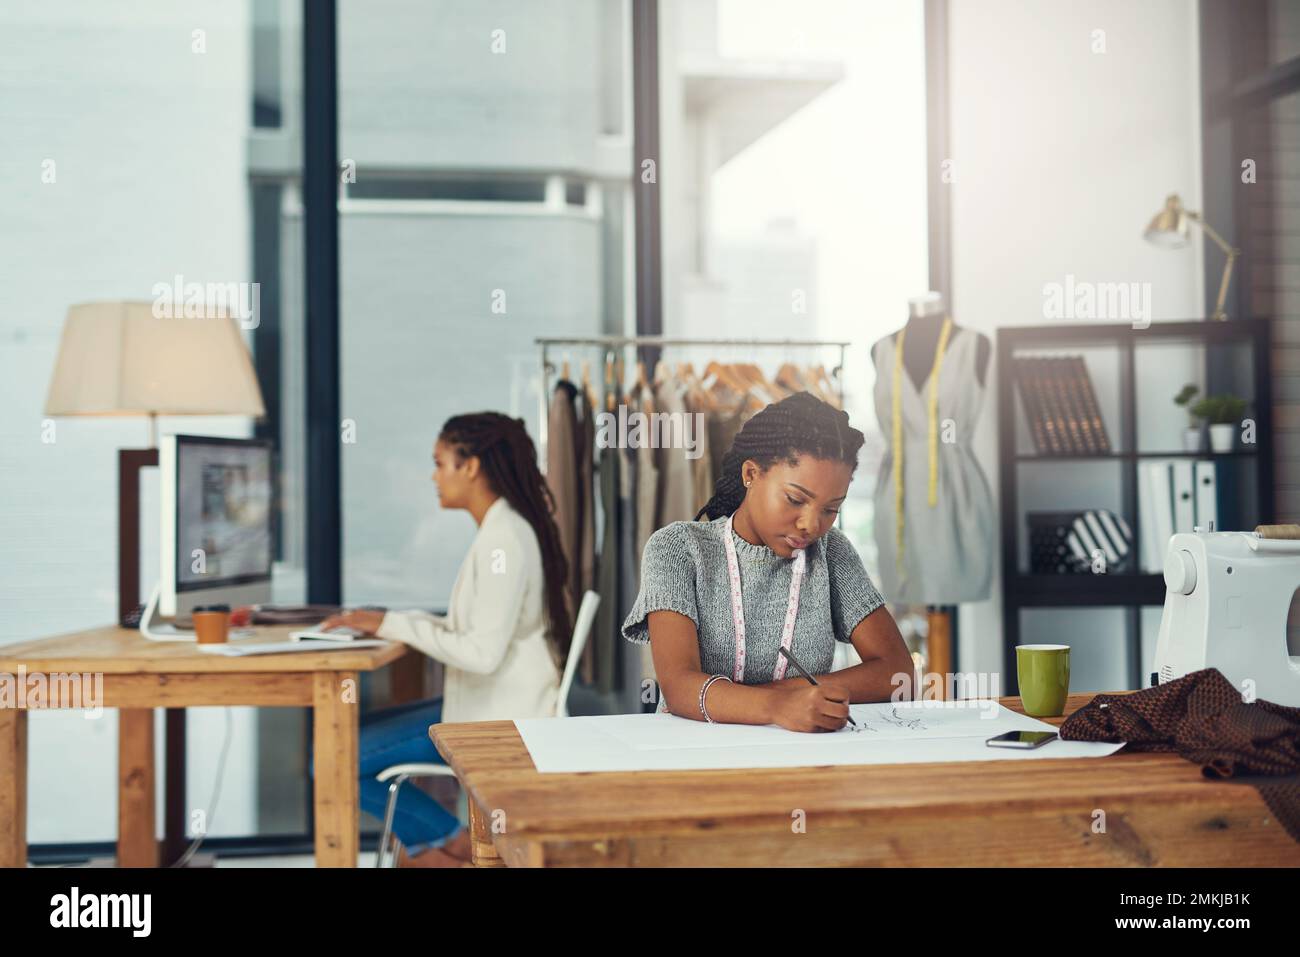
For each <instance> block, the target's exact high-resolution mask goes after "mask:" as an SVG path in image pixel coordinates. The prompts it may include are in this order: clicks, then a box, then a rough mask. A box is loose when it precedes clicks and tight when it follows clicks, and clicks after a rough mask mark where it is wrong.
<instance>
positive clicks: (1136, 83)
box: [949, 0, 1202, 690]
mask: <svg viewBox="0 0 1300 957" xmlns="http://www.w3.org/2000/svg"><path fill="white" fill-rule="evenodd" d="M1096 30H1102V31H1104V42H1105V52H1093V45H1094V42H1095V35H1094V31H1096ZM949 45H950V71H951V72H950V84H951V87H950V97H951V100H950V102H951V158H952V160H953V163H954V165H953V169H954V172H955V182H954V183H953V184H952V185H951V187H950V188H951V189H952V191H953V192H952V202H953V227H952V228H953V232H952V251H953V277H952V279H953V310H954V311H953V316H954V318H955V319H956V321H957V322H958V323H960V324H963V325H965V326H967V327H970V328H975V329H979V330H981V331H983V332H985V333H986V334H988V335H989V336H990V338H992V337H994V335H995V333H994V330H995V329H996V328H997V327H998V326H1008V325H1034V324H1044V323H1046V322H1047V321H1048V320H1046V319H1044V311H1043V285H1044V284H1045V283H1049V282H1060V283H1063V282H1065V279H1066V276H1067V275H1068V274H1073V275H1074V276H1075V278H1076V281H1088V282H1149V283H1151V307H1152V308H1151V312H1152V319H1153V320H1154V321H1160V320H1172V319H1187V318H1192V317H1196V316H1198V315H1200V313H1201V312H1202V309H1201V306H1200V303H1201V302H1202V294H1201V289H1202V277H1201V275H1200V269H1199V263H1200V253H1199V244H1194V245H1193V246H1192V247H1190V248H1187V249H1183V250H1180V251H1172V252H1171V251H1165V250H1160V249H1156V248H1155V247H1153V246H1150V245H1148V244H1146V243H1145V242H1144V241H1143V240H1142V230H1143V228H1144V227H1145V226H1146V224H1147V222H1148V221H1149V220H1150V217H1151V216H1152V215H1154V213H1155V212H1156V211H1157V210H1158V209H1159V207H1160V205H1161V203H1162V202H1163V200H1164V197H1165V195H1166V194H1168V193H1171V192H1177V193H1179V194H1180V195H1181V196H1182V197H1183V199H1184V201H1185V202H1186V203H1187V204H1188V206H1189V207H1190V208H1193V209H1195V208H1199V204H1200V200H1201V184H1200V165H1199V154H1200V130H1199V119H1198V113H1197V98H1198V86H1199V82H1200V78H1199V67H1198V63H1199V54H1198V49H1197V46H1198V39H1197V35H1196V5H1195V4H1193V3H1189V2H1187V0H1143V2H1141V3H1133V2H1131V0H1086V2H1084V0H1072V2H1070V3H1060V2H1055V0H953V2H952V6H951V20H950V36H949ZM1079 321H1080V322H1083V321H1087V320H1079ZM1182 361H1183V362H1184V366H1183V368H1181V369H1179V370H1178V372H1177V374H1173V375H1172V377H1173V378H1174V379H1177V378H1179V377H1180V376H1181V375H1183V374H1184V373H1185V372H1186V371H1187V370H1190V369H1191V368H1192V366H1193V364H1192V362H1191V360H1190V359H1189V358H1188V357H1184V358H1183V360H1182ZM997 375H998V370H997V369H996V368H994V369H992V370H991V372H990V383H989V384H990V389H989V392H988V393H987V395H988V399H987V401H988V402H990V403H992V402H994V401H995V396H996V390H995V388H994V387H995V386H996V381H997V380H996V376H997ZM1097 386H1098V389H1099V391H1102V390H1104V389H1105V388H1106V386H1107V383H1105V382H1100V381H1099V382H1098V383H1097ZM988 413H989V414H987V415H986V416H985V419H984V421H985V422H987V423H989V425H987V426H982V427H981V428H980V429H979V431H978V433H977V436H976V451H977V455H978V456H979V458H980V461H981V463H982V465H983V466H984V468H985V470H986V472H987V474H988V476H989V478H990V481H991V482H992V484H993V487H994V492H995V494H996V491H997V459H996V447H997V446H996V440H997V431H996V430H997V428H998V426H999V423H997V422H996V421H995V416H994V415H993V410H992V409H990V410H988ZM1052 468H1055V466H1053V467H1052ZM1048 474H1052V473H1048ZM990 547H991V548H995V549H996V548H997V547H998V543H997V542H992V543H990ZM1000 594H1001V583H1000V581H995V582H994V598H993V599H992V600H991V601H988V602H984V603H980V604H975V605H968V606H965V607H964V609H963V612H962V617H961V622H960V635H961V648H960V651H959V654H960V661H961V665H962V669H963V670H966V671H971V670H974V671H1000V670H1001V668H1002V644H1001V642H1002V608H1001V601H1000V598H999V597H998V596H1000ZM1048 629H1051V630H1050V631H1048ZM1122 629H1123V618H1122V614H1121V613H1120V612H1119V611H1116V610H1110V609H1097V610H1089V611H1088V612H1087V613H1086V614H1084V613H1069V612H1067V613H1056V612H1053V613H1050V614H1049V615H1044V614H1042V613H1037V612H1035V613H1034V614H1028V615H1026V616H1025V617H1024V619H1023V622H1022V637H1021V640H1022V641H1024V642H1028V641H1033V640H1035V639H1037V640H1059V641H1064V642H1065V643H1068V644H1071V645H1072V646H1074V647H1075V648H1076V649H1077V653H1076V654H1075V655H1074V656H1073V657H1074V670H1073V675H1072V682H1071V684H1072V688H1073V689H1074V690H1095V689H1102V688H1105V687H1124V686H1125V681H1126V674H1125V667H1124V666H1125V659H1124V657H1123V643H1122V636H1123V630H1122ZM1049 636H1051V637H1050V638H1049ZM1147 654H1148V660H1149V655H1150V651H1149V650H1148V653H1147ZM1148 670H1149V669H1148Z"/></svg>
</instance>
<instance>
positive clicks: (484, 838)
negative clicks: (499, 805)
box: [469, 798, 506, 867]
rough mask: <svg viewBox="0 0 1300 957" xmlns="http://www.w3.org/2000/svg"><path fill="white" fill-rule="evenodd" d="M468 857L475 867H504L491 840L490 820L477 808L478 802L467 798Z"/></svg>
mask: <svg viewBox="0 0 1300 957" xmlns="http://www.w3.org/2000/svg"><path fill="white" fill-rule="evenodd" d="M469 846H470V859H471V860H472V861H473V862H474V866H475V867H505V866H506V862H505V861H503V860H501V855H500V854H498V853H497V846H496V844H495V843H493V841H492V820H491V818H489V817H488V816H487V815H486V814H484V813H483V811H482V810H481V809H480V808H479V806H478V802H477V801H475V800H474V799H473V798H470V799H469Z"/></svg>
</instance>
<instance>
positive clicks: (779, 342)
mask: <svg viewBox="0 0 1300 957" xmlns="http://www.w3.org/2000/svg"><path fill="white" fill-rule="evenodd" d="M533 341H534V343H535V344H536V345H537V347H538V349H539V350H540V352H541V369H542V384H541V389H540V390H539V392H540V394H539V399H538V402H539V408H540V411H541V415H540V417H539V423H540V424H539V426H538V430H539V437H540V440H541V441H540V443H539V447H538V450H537V451H538V459H539V464H540V467H541V468H542V470H543V471H545V469H546V438H547V437H546V432H547V422H546V410H547V405H548V403H549V402H550V397H551V375H552V374H553V373H554V372H555V371H556V369H555V366H554V365H553V364H552V363H551V360H550V350H551V349H552V348H554V347H556V346H570V347H581V348H599V349H602V350H603V351H604V352H605V354H606V355H610V354H612V353H614V352H616V351H618V350H622V349H626V348H628V347H634V348H637V349H643V348H644V349H658V348H665V347H691V346H700V347H710V346H713V347H723V348H739V347H745V348H757V349H765V348H766V349H839V351H840V359H839V363H838V364H837V365H836V366H835V367H834V368H833V369H831V370H830V375H831V378H832V379H834V380H835V391H836V393H837V395H838V396H839V400H840V406H841V407H843V405H844V350H845V349H847V348H848V347H849V345H851V343H848V342H842V341H839V340H829V339H691V338H675V337H670V336H586V337H582V336H579V337H563V336H561V337H550V336H546V337H542V338H538V339H535V340H533Z"/></svg>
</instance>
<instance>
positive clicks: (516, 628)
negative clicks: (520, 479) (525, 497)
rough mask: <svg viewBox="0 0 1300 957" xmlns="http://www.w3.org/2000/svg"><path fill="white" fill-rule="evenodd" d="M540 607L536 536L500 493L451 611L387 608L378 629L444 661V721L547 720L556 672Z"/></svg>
mask: <svg viewBox="0 0 1300 957" xmlns="http://www.w3.org/2000/svg"><path fill="white" fill-rule="evenodd" d="M545 604H546V603H545V589H544V587H543V577H542V556H541V550H540V549H539V547H538V544H537V536H536V535H535V534H534V533H533V528H532V526H531V525H529V524H528V520H527V519H525V518H524V517H523V516H522V515H520V514H519V513H518V512H516V511H515V510H514V509H513V508H511V506H510V504H509V503H508V502H507V501H506V500H505V498H498V499H497V500H496V501H495V502H493V503H492V505H491V506H490V507H489V508H488V510H487V512H486V513H485V514H484V516H483V522H482V524H481V525H479V529H478V534H477V535H476V536H475V537H474V542H473V544H472V545H470V549H469V554H467V555H466V556H465V560H464V561H463V562H462V563H461V566H460V571H459V572H458V573H457V575H456V583H455V585H453V586H452V589H451V602H450V605H449V608H448V613H447V614H446V615H431V614H429V613H428V612H424V611H418V610H415V611H390V612H388V613H387V614H385V615H384V619H383V621H382V622H381V623H380V625H379V630H378V632H377V634H378V635H379V637H380V638H390V639H393V640H395V641H400V642H402V643H403V644H406V645H410V646H411V647H412V648H415V649H417V650H419V651H422V652H424V653H425V654H426V655H428V656H429V657H431V658H435V659H437V660H438V661H441V662H443V663H444V664H445V665H446V666H447V671H446V680H445V681H444V685H443V695H442V720H443V721H493V720H498V719H509V718H538V717H552V716H553V715H554V714H555V708H556V703H557V702H558V700H559V692H560V671H559V667H558V666H557V664H556V662H555V659H554V657H553V656H552V654H551V649H550V645H549V643H548V642H547V640H546V614H545Z"/></svg>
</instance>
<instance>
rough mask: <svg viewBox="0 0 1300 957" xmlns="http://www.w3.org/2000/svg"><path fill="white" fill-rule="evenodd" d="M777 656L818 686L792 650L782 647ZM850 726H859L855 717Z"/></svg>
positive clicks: (851, 717) (850, 718)
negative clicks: (779, 655) (781, 656)
mask: <svg viewBox="0 0 1300 957" xmlns="http://www.w3.org/2000/svg"><path fill="white" fill-rule="evenodd" d="M777 654H781V655H785V660H786V661H788V662H790V664H792V665H794V668H795V671H797V672H799V674H801V675H803V676H804V677H805V678H807V679H808V683H809V684H813V685H815V684H817V679H816V678H814V677H813V676H812V675H810V674H809V673H808V671H807V669H806V668H804V666H803V665H801V664H799V662H798V661H796V660H795V657H794V655H793V654H791V653H790V650H789V649H788V648H786V647H785V646H784V645H782V646H781V647H780V648H778V649H777ZM849 724H851V725H853V727H855V728H856V727H857V726H858V723H857V722H856V721H854V720H853V715H849Z"/></svg>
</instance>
